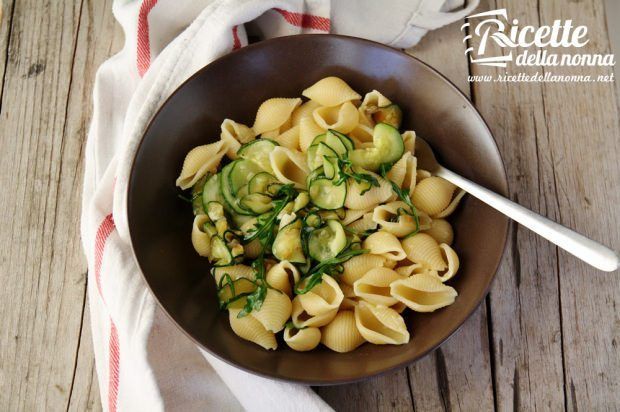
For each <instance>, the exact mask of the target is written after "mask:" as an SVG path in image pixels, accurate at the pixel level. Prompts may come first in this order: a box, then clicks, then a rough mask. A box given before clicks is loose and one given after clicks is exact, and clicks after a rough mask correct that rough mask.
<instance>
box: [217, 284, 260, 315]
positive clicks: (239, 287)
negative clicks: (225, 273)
mask: <svg viewBox="0 0 620 412" xmlns="http://www.w3.org/2000/svg"><path fill="white" fill-rule="evenodd" d="M219 286H220V285H219V284H218V287H219ZM221 286H222V288H221V289H220V290H218V292H217V296H218V299H219V301H220V303H224V302H228V306H227V308H229V309H230V308H234V309H240V308H242V307H244V306H245V302H246V300H245V298H240V299H237V300H235V301H232V302H229V300H230V299H232V298H234V297H236V296H239V295H242V294H244V293H252V292H254V291H255V290H256V284H255V283H254V282H252V281H250V280H249V279H246V278H237V279H236V280H234V282H233V284H232V285H231V284H230V283H223V284H222V285H221Z"/></svg>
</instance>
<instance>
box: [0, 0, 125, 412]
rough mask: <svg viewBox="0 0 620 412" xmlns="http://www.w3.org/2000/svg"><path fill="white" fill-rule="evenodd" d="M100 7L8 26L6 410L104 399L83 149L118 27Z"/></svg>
mask: <svg viewBox="0 0 620 412" xmlns="http://www.w3.org/2000/svg"><path fill="white" fill-rule="evenodd" d="M97 3H99V4H97ZM95 5H96V8H97V10H98V11H99V12H100V11H103V10H106V11H107V10H110V9H111V1H107V2H95V1H91V2H56V1H48V2H41V1H34V0H32V1H20V2H16V3H15V8H14V10H12V12H11V13H5V17H4V18H5V19H7V18H10V17H11V16H12V25H11V28H10V35H9V36H7V37H8V39H9V41H8V60H7V61H6V71H5V75H4V84H3V91H2V122H1V123H0V135H2V136H3V138H2V139H1V140H0V150H2V153H3V156H2V158H1V159H0V184H1V185H2V187H3V189H4V190H5V191H6V192H5V193H7V194H8V193H10V194H11V195H10V196H2V197H1V198H0V207H1V210H3V214H2V226H3V228H4V229H5V230H3V231H2V234H1V235H0V250H2V254H1V255H2V259H1V260H0V273H2V274H3V281H4V287H3V288H2V291H0V301H2V303H3V304H2V306H0V318H1V319H0V329H1V331H0V347H1V348H2V351H0V366H1V374H0V386H1V387H2V388H3V390H2V392H1V393H0V410H61V409H66V408H67V407H68V406H69V404H70V399H71V395H72V393H73V392H76V393H83V392H84V390H83V388H82V387H81V385H85V386H86V387H95V388H96V385H93V384H92V381H93V377H92V370H93V369H92V342H90V338H89V335H87V334H85V332H86V331H85V330H84V329H83V328H82V324H83V312H84V307H85V306H84V299H85V288H86V264H85V260H84V257H83V251H82V247H81V242H80V237H79V210H80V192H81V182H82V147H83V144H84V141H85V135H86V130H87V125H88V120H89V118H90V108H91V106H92V102H91V85H92V82H93V80H94V72H95V70H96V67H97V66H98V65H99V64H100V63H101V61H102V60H103V59H104V58H105V57H107V56H109V55H110V52H111V50H110V49H109V48H106V47H105V46H106V44H107V43H106V42H97V43H95V40H96V39H97V37H100V36H103V37H109V38H114V36H111V33H113V31H111V29H112V28H113V27H114V26H112V25H110V24H106V25H103V24H102V21H101V20H100V19H99V18H94V17H93V7H95ZM6 6H7V9H8V8H9V6H10V5H8V4H7V5H6ZM107 14H108V15H109V11H108V12H107ZM104 21H106V22H108V23H109V21H110V19H109V18H108V19H107V20H105V19H104ZM3 26H4V25H3ZM3 30H4V29H3ZM86 326H87V327H89V325H86ZM89 345H90V346H89ZM80 354H81V355H82V356H83V358H84V359H83V360H82V359H78V355H80ZM78 360H79V361H78ZM84 372H85V373H84ZM88 374H90V375H91V376H90V379H86V378H84V379H82V377H83V375H88ZM76 376H78V377H80V379H76ZM95 392H96V389H95ZM93 393H94V392H93ZM97 397H98V395H96V396H95V395H92V396H90V398H91V400H92V401H94V400H95V399H97ZM87 403H88V402H86V403H84V405H86V404H87ZM94 403H96V402H94ZM80 409H81V408H80Z"/></svg>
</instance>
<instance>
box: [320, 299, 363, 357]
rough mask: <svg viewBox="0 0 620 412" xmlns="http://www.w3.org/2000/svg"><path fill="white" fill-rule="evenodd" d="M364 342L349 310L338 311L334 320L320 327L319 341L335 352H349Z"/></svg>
mask: <svg viewBox="0 0 620 412" xmlns="http://www.w3.org/2000/svg"><path fill="white" fill-rule="evenodd" d="M364 342H365V340H364V337H363V336H362V335H361V333H360V332H359V331H358V330H357V326H356V324H355V315H354V314H353V312H352V311H350V310H343V311H340V312H338V314H337V315H336V317H335V318H334V320H332V321H331V322H330V323H329V324H328V325H327V326H324V327H323V328H322V329H321V343H322V344H323V345H325V346H327V347H328V348H330V349H331V350H333V351H335V352H340V353H345V352H351V351H352V350H354V349H355V348H357V347H358V346H360V345H361V344H362V343H364Z"/></svg>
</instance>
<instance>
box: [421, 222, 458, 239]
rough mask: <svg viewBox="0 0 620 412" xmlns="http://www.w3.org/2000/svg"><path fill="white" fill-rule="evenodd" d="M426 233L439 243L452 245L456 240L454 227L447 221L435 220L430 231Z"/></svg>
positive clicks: (425, 231) (427, 230)
mask: <svg viewBox="0 0 620 412" xmlns="http://www.w3.org/2000/svg"><path fill="white" fill-rule="evenodd" d="M424 233H426V234H427V235H430V236H431V237H432V238H433V239H435V240H436V241H437V243H446V244H448V245H451V244H452V241H453V240H454V231H453V230H452V225H451V224H450V223H449V222H448V221H447V220H445V219H433V220H432V222H431V225H430V227H429V228H428V229H426V230H424Z"/></svg>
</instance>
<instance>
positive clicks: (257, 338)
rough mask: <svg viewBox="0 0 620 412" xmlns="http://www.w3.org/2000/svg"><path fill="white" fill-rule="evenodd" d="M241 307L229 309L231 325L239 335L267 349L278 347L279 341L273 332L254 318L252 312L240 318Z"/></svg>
mask: <svg viewBox="0 0 620 412" xmlns="http://www.w3.org/2000/svg"><path fill="white" fill-rule="evenodd" d="M239 312H240V309H229V311H228V319H229V321H230V327H231V329H232V330H233V332H235V334H236V335H237V336H239V337H240V338H242V339H245V340H247V341H250V342H254V343H256V344H257V345H260V346H262V347H263V348H265V349H277V347H278V343H277V342H276V336H275V334H274V333H273V332H270V331H268V330H267V329H265V327H264V326H263V325H262V324H261V323H260V322H259V321H258V320H256V318H254V317H253V316H252V315H251V314H250V315H246V316H244V317H242V318H238V317H237V315H238V314H239Z"/></svg>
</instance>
